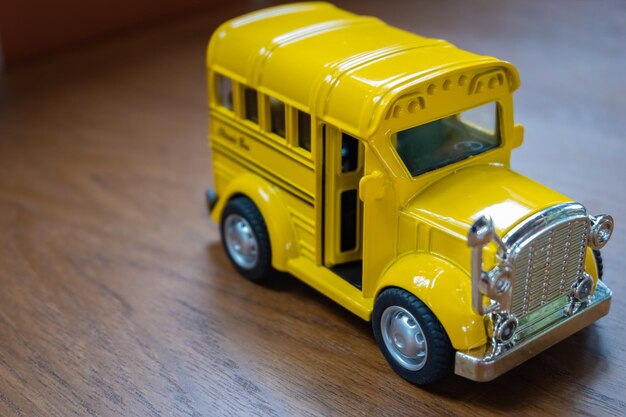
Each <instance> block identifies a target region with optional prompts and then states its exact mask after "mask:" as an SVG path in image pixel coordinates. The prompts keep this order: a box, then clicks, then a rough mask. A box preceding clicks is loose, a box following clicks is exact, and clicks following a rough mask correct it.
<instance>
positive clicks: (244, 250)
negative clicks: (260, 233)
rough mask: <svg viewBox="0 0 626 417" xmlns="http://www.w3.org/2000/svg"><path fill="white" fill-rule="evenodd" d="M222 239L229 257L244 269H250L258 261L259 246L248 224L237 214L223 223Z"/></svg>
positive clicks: (230, 216)
mask: <svg viewBox="0 0 626 417" xmlns="http://www.w3.org/2000/svg"><path fill="white" fill-rule="evenodd" d="M224 239H225V241H226V248H227V249H228V253H229V254H230V257H231V258H232V259H233V260H234V261H235V263H236V264H237V265H239V266H240V267H241V268H244V269H252V268H254V266H255V265H256V263H257V261H258V260H259V245H258V243H257V240H256V236H254V232H253V231H252V227H250V223H248V221H247V220H246V219H244V218H243V217H241V216H240V215H238V214H231V215H229V216H228V217H227V218H226V221H225V222H224Z"/></svg>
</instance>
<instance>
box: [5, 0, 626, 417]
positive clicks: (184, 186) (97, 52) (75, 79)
mask: <svg viewBox="0 0 626 417" xmlns="http://www.w3.org/2000/svg"><path fill="white" fill-rule="evenodd" d="M262 3H264V2H258V1H257V2H252V3H243V4H238V3H234V4H231V5H229V6H224V7H223V8H221V9H215V10H212V11H210V12H207V13H205V14H198V15H195V16H192V17H189V18H186V19H182V20H177V21H175V22H173V23H168V24H163V25H161V26H159V27H156V28H152V29H149V30H145V31H143V32H139V33H134V34H127V35H123V36H120V37H118V38H116V39H113V40H109V41H106V42H103V43H100V44H98V45H95V46H93V47H90V48H85V49H82V50H79V51H75V52H72V53H68V54H65V55H63V56H60V57H56V58H50V59H47V60H44V61H39V62H35V63H31V64H29V65H26V66H22V67H20V68H14V69H12V70H10V71H8V72H7V73H5V74H4V75H2V77H1V81H0V83H1V84H0V85H1V87H0V88H1V90H0V285H1V287H0V289H1V290H0V415H2V416H13V415H16V416H63V417H67V416H74V415H79V416H84V415H92V416H96V415H97V416H118V415H119V416H144V415H146V416H178V415H180V416H201V415H202V416H204V415H216V416H248V415H256V416H291V415H305V416H326V415H389V416H408V415H481V416H484V415H492V414H493V415H500V414H507V415H529V414H541V415H575V414H579V415H593V416H597V415H620V414H621V415H624V414H626V388H625V383H624V379H625V377H626V365H625V364H626V349H625V348H624V343H625V342H626V328H625V326H624V320H623V317H625V316H626V309H625V307H626V303H625V302H624V299H623V297H624V296H626V291H625V290H626V284H625V282H626V281H625V279H624V278H625V277H624V272H623V271H624V270H626V258H622V257H621V255H620V254H621V253H625V252H626V237H625V236H626V235H625V233H624V230H626V193H625V185H624V183H625V181H626V178H625V175H624V174H625V173H626V117H625V116H624V112H625V111H626V77H625V76H624V68H626V58H625V55H626V47H625V46H624V45H626V5H624V3H621V4H620V3H618V2H606V3H603V4H602V5H601V6H600V4H597V3H595V2H592V1H578V2H567V1H559V2H545V4H544V2H539V1H537V2H532V3H529V2H523V4H522V2H518V3H513V2H510V3H507V4H504V3H503V2H498V1H481V2H471V4H470V2H461V1H446V2H441V3H435V2H433V3H432V4H429V3H427V2H424V3H416V2H410V1H404V2H375V1H368V2H363V1H361V2H357V1H352V2H348V1H345V2H344V1H340V2H338V3H339V4H340V5H342V6H345V7H348V8H350V9H352V10H354V11H357V12H361V13H368V14H373V15H377V16H379V17H381V18H383V19H384V20H386V21H388V22H390V23H392V24H394V25H397V26H400V27H402V28H406V29H409V30H412V31H415V32H418V33H421V34H424V35H427V36H432V37H441V38H445V39H448V40H450V41H452V42H454V43H455V44H457V45H459V46H461V47H464V48H466V49H470V50H473V51H477V52H480V53H485V54H493V55H495V56H498V57H501V58H504V59H507V60H510V61H511V62H513V63H514V64H516V65H517V66H518V68H519V70H520V74H521V77H522V88H521V89H520V90H519V92H518V93H517V94H516V96H515V97H516V115H517V121H518V122H521V123H524V124H525V126H526V141H525V144H524V146H522V148H520V149H519V150H517V151H516V152H515V154H514V157H513V166H514V168H515V169H516V170H517V171H519V172H521V173H524V174H526V175H528V176H530V177H531V178H534V179H536V180H538V181H540V182H543V183H545V184H547V185H549V186H551V187H553V188H556V189H558V190H560V191H561V192H563V193H565V194H567V195H570V196H572V197H574V198H576V199H578V200H580V201H581V202H583V203H584V204H586V205H587V206H588V207H589V209H590V211H591V212H592V213H599V212H608V213H611V214H613V215H614V217H615V219H616V222H617V229H616V233H615V235H614V237H613V239H612V241H611V242H610V243H609V245H608V246H607V247H606V249H605V250H604V259H605V282H606V283H607V284H608V285H609V286H610V287H612V289H613V290H614V292H615V295H614V300H613V306H612V311H611V313H610V315H609V316H608V317H606V318H604V319H602V320H600V321H599V322H598V323H596V324H595V325H593V326H591V327H589V328H587V329H585V330H583V331H581V332H579V333H578V334H576V335H574V336H572V337H570V338H569V339H567V340H565V341H563V342H562V343H560V344H558V345H557V346H555V347H553V348H551V349H549V350H548V351H546V352H544V353H542V354H541V355H539V356H538V357H536V358H534V359H532V360H530V361H528V362H527V363H525V364H523V365H522V366H520V367H518V368H516V369H514V370H513V371H511V372H509V373H508V374H506V375H504V376H503V377H501V378H499V379H498V380H496V381H494V382H491V383H474V382H470V381H467V380H463V379H461V378H459V377H450V378H448V379H446V380H444V381H443V382H441V383H439V384H437V385H435V386H432V387H428V388H418V387H415V386H412V385H410V384H408V383H406V382H404V381H403V380H402V379H400V378H399V377H398V376H396V375H395V374H394V373H393V372H392V371H391V369H390V368H389V367H388V365H387V363H386V362H385V360H384V359H383V357H382V355H381V354H380V353H379V350H378V348H377V346H376V344H375V342H374V339H373V337H372V335H371V329H370V325H369V324H368V323H366V322H363V321H361V320H360V319H358V318H357V317H355V316H352V315H351V314H350V313H348V312H347V311H344V310H343V309H342V308H340V307H339V306H337V305H335V304H334V303H333V302H331V301H329V300H328V299H326V298H325V297H323V296H321V295H320V294H318V293H316V292H315V291H314V290H312V289H310V288H308V287H307V286H305V285H304V284H302V283H300V282H299V281H297V280H296V279H294V278H292V277H290V276H286V275H285V276H281V277H279V278H278V279H277V280H276V282H275V283H273V284H272V285H270V286H269V287H262V286H258V285H254V284H251V283H249V282H247V281H245V280H244V279H243V278H241V277H240V276H238V275H237V274H236V273H235V272H234V270H233V268H232V267H231V266H230V264H229V263H228V261H227V259H226V256H225V254H224V252H223V250H222V247H221V244H220V241H219V236H218V228H217V226H216V225H215V224H213V223H211V222H210V221H209V218H208V216H207V213H206V209H205V201H204V197H203V191H204V189H205V188H206V187H207V186H209V185H210V184H211V176H210V171H211V167H210V164H209V150H208V149H207V145H206V135H207V105H206V91H205V90H206V88H205V78H204V77H205V73H204V71H205V69H204V48H205V44H206V42H207V39H208V37H209V35H210V33H211V32H212V30H213V29H214V28H215V27H216V25H217V24H218V23H219V22H221V21H223V20H225V19H226V18H229V17H232V16H235V15H237V14H240V13H242V12H245V11H248V10H251V9H253V8H254V7H258V6H259V5H261V4H262Z"/></svg>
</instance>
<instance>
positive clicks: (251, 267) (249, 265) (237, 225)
mask: <svg viewBox="0 0 626 417" xmlns="http://www.w3.org/2000/svg"><path fill="white" fill-rule="evenodd" d="M220 231H221V234H222V243H223V245H224V249H225V250H226V254H227V255H228V258H229V259H230V261H231V262H232V264H233V265H234V267H235V268H236V269H237V271H238V272H239V273H240V274H241V275H243V276H244V277H246V278H247V279H249V280H250V281H254V282H261V281H265V280H266V279H267V278H268V277H269V276H270V275H271V274H272V273H273V272H274V269H273V268H272V253H271V247H270V239H269V234H268V233H267V226H266V225H265V221H264V220H263V216H262V215H261V212H260V211H259V209H258V208H257V206H256V205H255V204H254V203H253V202H252V200H250V199H249V198H248V197H244V196H240V197H235V198H233V199H232V200H230V201H229V202H228V203H226V206H225V207H224V211H223V213H222V221H221V227H220Z"/></svg>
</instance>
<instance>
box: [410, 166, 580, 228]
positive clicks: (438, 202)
mask: <svg viewBox="0 0 626 417" xmlns="http://www.w3.org/2000/svg"><path fill="white" fill-rule="evenodd" d="M570 201H572V200H571V199H569V198H567V197H566V196H564V195H562V194H559V193H557V192H556V191H553V190H551V189H550V188H548V187H545V186H543V185H541V184H539V183H537V182H535V181H533V180H531V179H529V178H527V177H525V176H523V175H520V174H518V173H516V172H513V171H511V170H510V169H509V168H507V167H503V166H496V165H479V166H472V167H468V168H464V169H461V170H459V171H456V172H453V173H452V174H450V175H448V176H446V177H444V178H442V179H441V180H438V181H437V182H435V183H433V184H431V185H430V186H429V187H427V188H426V189H425V190H424V191H422V192H421V193H419V194H418V195H416V196H415V197H413V198H412V199H411V201H409V204H408V205H407V207H406V208H405V212H406V213H407V214H413V215H417V216H419V217H422V218H425V219H430V220H432V221H434V222H435V223H439V224H441V226H443V227H444V228H446V229H451V230H454V231H456V232H458V233H460V234H463V235H466V234H467V230H468V228H469V227H470V226H471V224H472V223H474V221H475V220H476V219H477V218H478V217H479V216H480V215H482V214H486V215H489V216H491V218H492V219H493V222H494V225H495V227H496V230H497V231H498V234H499V235H500V236H502V235H503V234H505V233H506V232H508V231H509V230H510V229H511V228H512V227H513V226H515V225H516V224H517V223H519V222H520V220H522V219H524V218H526V217H528V216H530V215H532V214H534V213H536V212H537V211H539V210H541V209H544V208H546V207H549V206H552V205H555V204H560V203H565V202H570Z"/></svg>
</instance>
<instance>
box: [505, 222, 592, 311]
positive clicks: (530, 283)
mask: <svg viewBox="0 0 626 417" xmlns="http://www.w3.org/2000/svg"><path fill="white" fill-rule="evenodd" d="M588 224H589V223H588V221H587V220H586V219H584V218H583V219H581V218H577V219H574V220H570V221H568V222H564V223H559V224H557V225H556V226H554V227H551V228H549V229H546V230H545V231H543V232H540V233H539V234H538V235H535V236H534V237H532V238H531V239H530V240H529V241H527V242H524V243H523V244H522V245H521V246H520V247H521V249H520V251H519V252H518V253H517V256H516V257H515V260H514V267H515V278H514V281H513V293H512V299H511V313H513V314H515V315H516V316H517V317H518V318H521V317H524V316H526V315H527V314H529V313H532V312H533V311H535V310H537V309H539V308H541V307H543V306H544V305H546V304H548V303H550V302H552V301H554V300H556V299H557V298H559V297H560V296H562V295H564V294H567V293H569V292H570V290H571V288H572V284H573V283H574V282H576V280H577V279H578V278H579V277H580V276H581V274H582V273H583V272H584V270H585V254H586V247H587V233H588V227H589V226H588Z"/></svg>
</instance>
